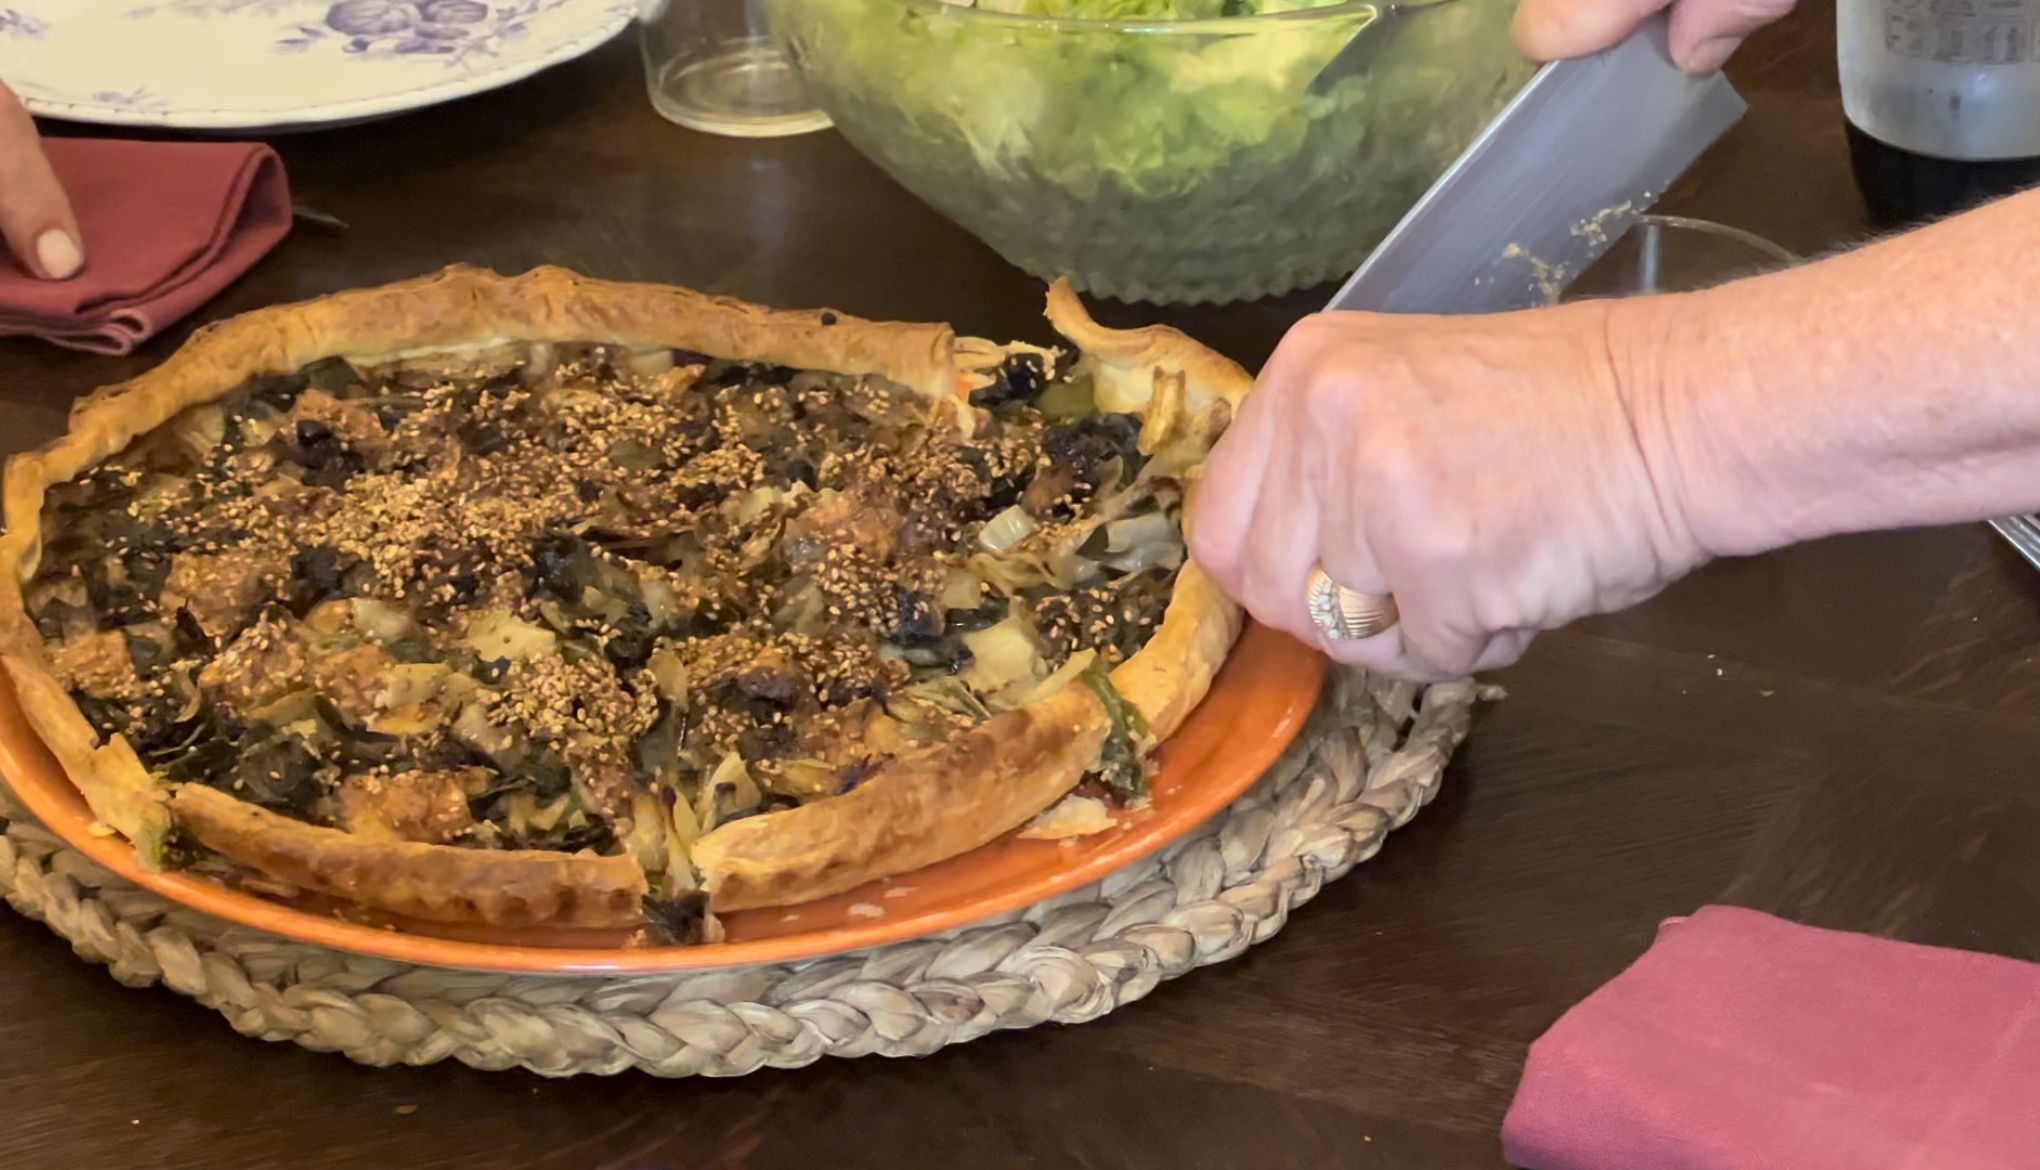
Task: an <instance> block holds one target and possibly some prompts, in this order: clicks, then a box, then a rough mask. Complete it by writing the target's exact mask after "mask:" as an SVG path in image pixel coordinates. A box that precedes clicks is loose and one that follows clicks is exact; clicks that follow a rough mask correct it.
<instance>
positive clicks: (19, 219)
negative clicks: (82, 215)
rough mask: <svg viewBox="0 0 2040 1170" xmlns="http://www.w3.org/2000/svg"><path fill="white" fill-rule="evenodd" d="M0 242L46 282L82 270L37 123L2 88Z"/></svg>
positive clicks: (66, 206) (72, 223)
mask: <svg viewBox="0 0 2040 1170" xmlns="http://www.w3.org/2000/svg"><path fill="white" fill-rule="evenodd" d="M0 239H5V240H6V241H7V247H8V249H9V250H10V251H12V252H13V253H14V255H15V258H16V259H18V260H20V261H21V263H22V266H23V267H25V268H27V269H28V270H29V271H30V272H32V273H34V274H35V275H37V276H40V277H43V278H45V279H49V280H69V279H70V278H71V277H73V276H76V275H78V270H79V269H80V268H83V267H84V266H85V254H84V252H83V250H82V249H81V248H80V246H79V243H78V239H79V235H78V220H77V217H76V216H74V215H72V214H71V201H70V200H69V199H68V198H66V197H65V195H64V188H63V185H62V184H60V183H58V182H57V174H56V172H55V171H53V170H51V169H50V160H49V159H48V158H47V157H46V156H45V155H44V154H43V149H42V139H41V137H40V136H39V135H38V134H37V133H36V129H35V120H34V119H33V118H31V117H29V114H28V111H27V110H26V109H25V108H23V107H22V104H21V99H20V98H18V97H16V96H14V91H13V90H11V89H8V88H7V87H6V86H5V85H0Z"/></svg>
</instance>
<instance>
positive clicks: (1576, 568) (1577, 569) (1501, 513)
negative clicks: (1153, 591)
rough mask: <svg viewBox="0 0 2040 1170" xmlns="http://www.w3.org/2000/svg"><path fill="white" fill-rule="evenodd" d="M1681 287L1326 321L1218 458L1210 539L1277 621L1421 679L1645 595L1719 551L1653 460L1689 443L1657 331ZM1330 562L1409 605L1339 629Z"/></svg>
mask: <svg viewBox="0 0 2040 1170" xmlns="http://www.w3.org/2000/svg"><path fill="white" fill-rule="evenodd" d="M1671 299H1672V298H1650V299H1649V300H1648V301H1628V302H1617V301H1608V302H1587V303H1582V304H1576V305H1567V306H1562V307H1559V308H1555V309H1544V310H1538V311H1535V312H1530V313H1511V314H1505V315H1498V316H1492V317H1461V318H1452V317H1415V316H1407V317H1406V316H1381V315H1373V314H1361V313H1333V314H1322V315H1319V316H1315V317H1311V318H1307V319H1306V320H1304V321H1303V322H1301V323H1300V324H1298V325H1297V326H1296V327H1295V328H1294V329H1292V330H1291V331H1290V333H1289V335H1288V337H1286V338H1285V339H1284V340H1283V342H1282V344H1281V346H1280V347H1278V348H1277V350H1276V352H1275V356H1274V357H1273V358H1271V359H1270V360H1269V362H1268V365H1267V366H1266V368H1264V369H1263V370H1262V372H1261V376H1260V379H1259V381H1258V383H1257V384H1256V386H1255V389H1254V391H1253V393H1251V394H1249V395H1248V396H1247V397H1246V400H1245V401H1244V402H1243V403H1242V405H1241V408H1240V412H1239V415H1238V417H1237V419H1235V421H1234V422H1233V424H1232V426H1231V428H1230V429H1229V430H1228V431H1227V433H1226V435H1225V438H1224V439H1223V441H1222V442H1221V443H1220V444H1219V446H1218V448H1217V450H1215V451H1214V452H1213V453H1212V456H1211V459H1210V461H1209V462H1208V463H1207V464H1206V468H1205V472H1204V477H1203V481H1202V483H1201V484H1200V485H1199V487H1198V489H1197V496H1196V501H1195V504H1194V507H1193V511H1192V514H1191V517H1190V521H1191V523H1190V532H1189V537H1190V548H1191V552H1192V554H1193V555H1194V556H1195V557H1196V559H1197V560H1198V562H1199V563H1200V564H1202V565H1203V566H1204V568H1205V569H1206V570H1207V571H1208V572H1210V573H1211V574H1212V576H1213V577H1214V578H1215V579H1216V580H1217V581H1218V583H1219V584H1220V585H1221V586H1222V587H1223V588H1224V589H1225V590H1226V591H1227V592H1228V593H1229V594H1231V595H1232V596H1233V597H1234V598H1235V599H1237V600H1238V601H1239V602H1240V603H1241V604H1242V605H1243V606H1245V607H1246V609H1247V610H1248V612H1250V613H1252V614H1253V615H1254V617H1255V618H1257V619H1259V620H1260V621H1261V622H1263V623H1265V624H1267V625H1271V626H1275V627H1277V628H1280V629H1283V630H1287V631H1288V632H1290V633H1292V634H1295V635H1297V636H1299V637H1301V638H1303V639H1304V640H1305V641H1307V642H1311V643H1315V644H1320V645H1323V646H1324V647H1325V648H1326V650H1327V651H1328V652H1329V653H1331V655H1332V656H1333V657H1335V658H1338V659H1340V660H1342V661H1346V662H1353V663H1359V664H1362V665H1365V666H1367V667H1370V668H1373V669H1376V670H1381V671H1384V672H1386V673H1390V674H1394V675H1397V676H1400V677H1404V678H1413V679H1420V680H1440V679H1447V678H1454V677H1459V676H1461V675H1464V674H1466V673H1468V672H1470V671H1473V670H1486V669H1491V668H1494V667H1499V666H1504V665H1507V664H1508V663H1510V662H1513V661H1514V660H1515V659H1516V658H1517V657H1518V656H1520V655H1521V654H1522V652H1523V650H1524V648H1525V647H1526V646H1527V645H1528V644H1529V642H1530V639H1531V637H1532V636H1533V635H1534V634H1535V633H1536V632H1537V631H1539V630H1545V629H1551V628H1554V627H1557V626H1560V625H1563V624H1565V623H1566V622H1569V621H1571V620H1573V619H1575V618H1578V617H1581V616H1583V615H1585V614H1588V613H1594V612H1603V611H1609V610H1614V609H1619V608H1623V607H1626V606H1629V605H1632V604H1634V603H1636V602H1639V601H1641V600H1643V599H1644V598H1646V597H1648V596H1650V595H1651V594H1653V593H1655V592H1657V591H1658V590H1659V589H1660V588H1662V587H1663V586H1664V585H1666V584H1667V583H1669V582H1670V581H1672V580H1673V579H1675V578H1677V577H1678V576H1680V575H1682V574H1684V573H1685V572H1687V571H1689V570H1691V569H1692V568H1694V567H1695V566H1697V565H1698V564H1700V563H1701V562H1702V561H1703V560H1705V559H1706V555H1705V553H1704V552H1703V551H1702V549H1701V547H1700V546H1699V544H1698V543H1697V542H1696V541H1695V540H1694V538H1693V536H1692V533H1691V532H1690V531H1689V526H1688V525H1687V523H1686V521H1685V519H1684V517H1683V515H1682V509H1681V507H1680V506H1679V504H1678V501H1677V500H1676V499H1674V498H1668V497H1671V496H1675V495H1676V494H1677V492H1678V491H1679V488H1678V487H1677V486H1676V485H1677V483H1678V482H1679V480H1678V477H1677V475H1676V474H1654V472H1658V471H1659V468H1660V467H1661V466H1668V465H1669V464H1670V462H1671V459H1670V452H1671V451H1672V446H1671V443H1672V440H1671V439H1670V437H1669V436H1668V435H1667V434H1666V430H1665V427H1664V425H1663V421H1662V417H1661V410H1660V407H1659V404H1658V402H1657V401H1656V400H1655V397H1654V394H1655V392H1654V391H1653V390H1652V389H1651V387H1652V386H1653V385H1655V383H1656V382H1657V380H1658V374H1657V372H1656V370H1655V369H1654V368H1653V367H1654V366H1655V364H1656V362H1657V360H1658V359H1657V358H1656V357H1655V356H1653V355H1655V353H1656V352H1657V351H1656V348H1655V346H1654V345H1653V344H1652V343H1651V342H1650V340H1649V339H1650V337H1651V335H1652V334H1653V332H1655V331H1656V329H1657V326H1656V325H1655V320H1656V318H1655V317H1654V316H1653V314H1655V313H1658V312H1662V311H1663V305H1662V303H1663V302H1666V301H1669V300H1671ZM1661 452H1662V453H1663V454H1660V453H1661ZM1319 564H1321V565H1322V566H1323V568H1324V570H1325V572H1326V573H1327V574H1328V575H1330V576H1331V578H1332V579H1333V580H1334V581H1337V582H1338V583H1340V584H1342V585H1344V586H1346V587H1348V588H1350V589H1355V590H1359V591H1361V592H1364V593H1375V594H1381V593H1389V594H1393V595H1394V596H1395V599H1396V603H1397V606H1398V608H1399V609H1400V611H1401V619H1400V621H1399V622H1398V623H1397V624H1396V625H1395V626H1393V627H1391V628H1390V629H1388V630H1387V631H1385V632H1383V633H1381V634H1377V635H1375V636H1374V637H1371V638H1364V639H1359V640H1355V641H1346V642H1339V641H1330V640H1328V639H1326V637H1325V636H1324V634H1323V633H1322V632H1321V631H1319V629H1318V628H1317V626H1316V625H1315V624H1314V623H1313V622H1312V621H1311V618H1310V615H1309V612H1308V608H1307V604H1306V601H1305V590H1306V585H1305V582H1306V579H1307V578H1308V576H1309V574H1310V571H1311V569H1312V567H1313V566H1314V565H1319Z"/></svg>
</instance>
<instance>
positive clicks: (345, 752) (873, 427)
mask: <svg viewBox="0 0 2040 1170" xmlns="http://www.w3.org/2000/svg"><path fill="white" fill-rule="evenodd" d="M973 404H974V405H975V406H977V407H979V408H981V411H980V413H981V414H982V416H983V418H984V421H983V424H982V425H981V426H980V427H979V432H978V434H977V435H976V436H975V437H973V438H971V439H969V440H967V441H966V440H963V439H961V438H959V437H958V436H957V434H956V431H955V428H954V426H953V424H950V423H947V422H938V421H937V419H936V417H935V416H934V415H933V413H932V412H931V411H930V410H929V409H928V408H927V407H926V406H925V405H924V403H923V402H922V401H921V400H919V399H918V398H917V397H916V396H914V395H913V394H911V393H909V392H907V391H905V390H903V389H901V388H899V387H896V386H893V385H890V384H887V383H884V382H882V381H878V380H876V379H871V378H858V377H850V376H844V375H835V374H826V373H813V372H797V371H794V370H788V369H782V368H770V367H763V366H758V365H754V364H744V363H735V362H728V361H719V360H712V359H710V358H707V357H704V356H703V355H699V354H694V353H687V352H671V351H664V350H660V351H653V352H649V353H647V352H631V351H626V350H623V349H620V348H617V347H609V346H600V345H581V346H542V345H541V346H529V347H525V346H518V347H505V348H504V349H502V350H498V351H491V352H490V353H487V354H483V355H479V356H477V355H468V356H466V357H464V358H460V359H457V360H456V359H444V358H442V359H435V360H431V361H422V360H414V361H404V362H398V363H391V364H388V365H383V366H375V367H368V368H357V367H356V366H354V365H351V364H349V363H348V362H346V361H343V360H340V359H329V360H326V361H323V362H320V363H317V364H315V365H313V366H310V367H307V368H306V369H304V370H302V371H300V372H298V373H297V374H295V375H291V376H287V377H271V378H262V379H258V380H256V381H254V382H252V383H250V384H248V385H246V386H243V387H241V388H239V389H237V390H236V391H234V392H233V393H232V394H230V395H228V396H227V397H226V398H225V399H223V400H222V401H220V402H218V403H215V404H211V405H207V406H203V407H199V408H195V409H193V410H190V411H187V412H185V413H184V414H183V415H181V416H179V417H178V418H177V419H176V420H174V421H173V422H172V423H171V424H169V425H167V426H165V427H163V428H161V429H159V430H158V431H156V432H154V433H152V434H150V435H149V436H147V437H145V438H144V439H142V440H140V441H138V442H137V443H136V444H134V445H133V446H132V447H131V448H130V449H129V450H128V451H127V452H125V453H124V454H122V455H121V456H120V457H118V458H116V459H115V460H112V461H109V462H108V463H106V464H104V465H102V466H100V467H98V468H96V469H94V470H93V471H92V472H90V473H89V474H87V475H85V476H83V477H81V478H80V479H78V480H77V481H75V482H73V483H69V484H65V485H62V486H60V487H58V488H55V489H53V490H52V491H51V493H50V495H49V500H48V503H47V506H46V510H45V514H44V528H45V542H44V548H43V558H42V561H41V565H40V568H39V571H38V573H37V576H36V578H35V579H34V581H33V582H32V584H31V586H30V590H29V606H30V612H31V613H32V615H33V616H34V618H35V621H36V623H37V625H38V627H39V628H40V630H41V632H42V634H43V635H44V638H45V639H46V641H47V643H48V645H49V647H50V655H51V659H52V662H53V665H54V667H55V669H56V670H57V672H58V674H59V676H60V677H61V678H62V679H63V680H64V682H65V683H66V685H67V686H69V687H70V688H71V690H72V693H73V695H74V696H75V698H76V699H77V701H78V704H79V706H80V708H81V709H82V710H83V711H84V712H85V714H86V716H87V718H88V719H89V720H90V721H91V722H92V723H93V725H94V726H95V727H96V728H98V730H99V731H100V732H101V733H102V734H105V735H116V734H117V735H121V736H124V737H126V739H127V740H128V741H129V742H130V743H131V744H132V745H133V746H134V748H135V749H136V751H137V752H138V753H140V755H141V756H142V758H143V760H144V761H145V762H146V763H147V764H148V765H149V767H151V768H152V769H153V770H155V772H156V773H157V774H158V775H159V776H161V777H163V778H164V779H166V780H169V781H174V782H182V783H199V784H207V785H211V786H214V787H217V788H220V789H222V790H225V791H228V792H231V793H233V794H234V795H236V796H238V797H240V798H241V799H244V800H248V801H252V802H254V803H256V804H258V805H261V806H263V807H265V808H269V809H272V810H275V811H277V812H280V813H283V814H286V815H289V816H292V817H295V818H299V819H301V820H305V821H308V822H312V823H316V824H321V825H328V826H334V827H339V828H343V829H346V830H347V831H349V832H352V833H354V834H357V835H360V836H363V837H369V838H375V839H383V840H402V841H420V842H430V843H435V844H446V845H459V846H470V847H480V848H517V849H543V850H560V851H579V850H594V851H597V852H601V853H615V852H619V851H622V850H629V851H631V852H632V853H633V854H634V855H635V856H636V857H637V859H638V860H639V861H640V862H641V863H642V864H643V865H644V866H645V868H646V869H647V870H648V871H649V872H651V873H652V874H654V875H656V876H657V877H658V880H659V882H660V886H659V888H660V891H661V893H662V896H664V897H668V898H671V897H673V896H675V895H677V894H678V893H680V892H682V891H684V890H686V889H687V888H688V887H689V886H690V885H691V884H692V881H693V876H692V870H691V868H690V867H689V866H688V865H687V849H688V846H689V844H690V842H692V841H693V840H694V839H695V838H696V837H697V836H698V835H700V834H701V833H703V832H706V831H707V830H709V829H711V828H713V827H715V826H716V825H718V824H721V823H724V822H727V821H730V820H733V819H735V818H738V817H744V816H749V815H753V814H755V813H759V812H765V811H770V810H772V809H775V808H784V807H791V806H794V805H797V804H800V803H803V802H807V801H812V800H818V799H823V798H826V797H830V796H834V795H838V794H841V793H844V792H847V791H849V790H851V789H852V788H854V787H856V786H857V785H858V784H859V783H861V782H862V781H863V780H864V779H866V778H867V777H869V776H871V775H872V774H874V773H875V772H876V771H877V770H878V769H879V768H880V767H881V766H883V765H884V764H885V762H886V761H887V760H889V759H891V758H893V757H895V756H897V755H899V754H901V753H903V752H907V751H910V750H913V749H914V748H916V747H918V746H922V745H927V744H932V743H934V742H937V741H939V740H941V739H943V738H945V737H946V736H948V735H950V734H952V733H954V732H955V731H957V730H958V729H960V728H964V727H968V726H970V725H971V724H974V723H976V722H978V721H981V720H983V719H986V718H988V717H990V716H991V715H992V714H993V713H995V712H997V711H1000V710H1002V709H1006V708H1010V707H1013V706H1017V705H1020V704H1022V703H1024V702H1026V701H1028V699H1029V698H1030V696H1031V695H1034V694H1039V693H1041V691H1042V689H1043V688H1044V687H1048V686H1053V685H1056V684H1057V683H1058V682H1061V681H1067V678H1066V677H1064V676H1066V675H1067V674H1069V673H1071V672H1075V671H1078V670H1080V669H1081V670H1083V671H1084V677H1085V679H1086V680H1087V682H1088V683H1089V685H1091V686H1093V687H1094V688H1095V689H1096V690H1097V691H1098V693H1099V695H1100V696H1101V697H1102V698H1103V699H1104V701H1105V702H1106V704H1107V706H1108V708H1109V710H1110V712H1111V714H1112V717H1113V721H1114V733H1113V738H1112V740H1111V743H1110V745H1109V746H1108V751H1107V758H1106V760H1105V763H1104V768H1103V771H1102V772H1101V773H1100V774H1099V775H1098V777H1097V778H1096V779H1097V782H1098V784H1099V785H1101V786H1102V787H1103V789H1104V790H1105V791H1107V792H1109V793H1111V794H1113V795H1114V796H1116V797H1118V798H1119V799H1121V800H1135V799H1139V798H1140V797H1141V796H1142V795H1143V794H1144V791H1145V788H1144V784H1145V781H1144V779H1143V774H1142V767H1141V762H1140V750H1139V742H1140V740H1141V739H1142V737H1143V736H1144V735H1145V731H1144V729H1143V728H1142V727H1141V726H1140V722H1139V719H1140V717H1139V713H1138V712H1137V711H1135V710H1134V709H1133V708H1131V707H1130V706H1129V705H1128V704H1126V703H1124V702H1123V701H1122V700H1120V699H1119V698H1118V696H1117V694H1116V692H1114V691H1113V690H1112V688H1111V685H1110V682H1109V681H1108V680H1107V679H1106V676H1105V671H1104V668H1106V667H1109V666H1110V665H1112V664H1115V663H1118V662H1120V661H1123V660H1124V659H1125V658H1126V657H1127V656H1129V655H1131V654H1133V653H1134V652H1136V651H1137V650H1138V649H1139V648H1140V647H1141V646H1142V645H1143V644H1144V643H1145V641H1146V640H1147V638H1148V636H1149V635H1150V634H1151V632H1152V631H1153V630H1154V629H1155V627H1156V626H1157V625H1158V623H1159V622H1160V620H1161V617H1162V613H1163V610H1164V609H1165V608H1166V606H1167V604H1168V599H1169V596H1170V592H1171V588H1172V585H1173V581H1174V578H1175V573H1176V571H1177V569H1178V568H1179V567H1180V565H1181V563H1182V560H1183V548H1182V538H1181V534H1180V530H1179V527H1178V519H1177V517H1178V512H1179V510H1180V504H1181V485H1180V484H1179V483H1178V482H1177V480H1175V479H1174V478H1173V477H1172V476H1170V475H1167V474H1163V473H1162V472H1163V470H1164V469H1165V468H1166V467H1168V466H1171V465H1175V464H1176V463H1177V462H1178V461H1176V460H1171V459H1166V458H1157V459H1155V460H1153V461H1152V462H1150V461H1149V460H1148V459H1147V458H1146V457H1144V456H1143V454H1142V453H1141V451H1140V449H1139V442H1138V440H1139V437H1140V431H1141V424H1140V420H1139V418H1137V417H1135V416H1132V415H1121V414H1109V413H1104V414H1101V413H1096V412H1094V410H1093V409H1092V404H1091V401H1090V395H1089V391H1088V387H1087V384H1086V383H1085V381H1084V380H1083V379H1082V378H1081V377H1078V378H1072V377H1069V376H1066V375H1052V374H1051V371H1050V367H1049V363H1047V362H1046V361H1044V360H1043V358H1042V357H1040V356H1038V355H1035V354H1032V353H1018V354H1015V355H1014V356H1012V357H1011V358H1009V359H1008V360H1007V362H1006V364H1005V365H1004V366H1003V367H1002V369H1001V370H1000V373H999V377H998V379H997V381H996V383H995V384H994V385H992V386H989V387H987V388H986V389H984V390H982V391H980V392H979V393H978V394H977V395H975V396H974V398H973ZM1079 656H1083V657H1082V660H1081V661H1079V660H1078V659H1079ZM1066 664H1067V665H1069V666H1070V671H1068V672H1062V673H1061V674H1059V673H1058V672H1059V671H1062V668H1063V667H1064V666H1065V665H1066ZM674 905H675V906H676V907H677V909H675V911H674V912H675V913H676V914H681V915H685V914H689V913H697V912H698V907H696V908H694V909H692V910H690V909H687V908H686V904H685V903H674Z"/></svg>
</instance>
